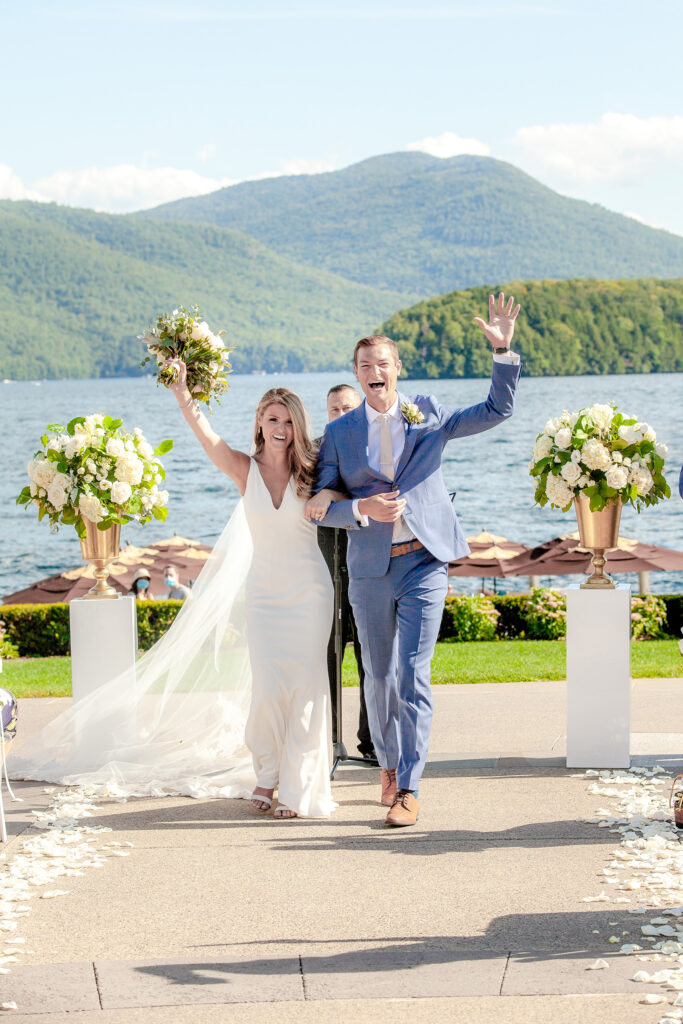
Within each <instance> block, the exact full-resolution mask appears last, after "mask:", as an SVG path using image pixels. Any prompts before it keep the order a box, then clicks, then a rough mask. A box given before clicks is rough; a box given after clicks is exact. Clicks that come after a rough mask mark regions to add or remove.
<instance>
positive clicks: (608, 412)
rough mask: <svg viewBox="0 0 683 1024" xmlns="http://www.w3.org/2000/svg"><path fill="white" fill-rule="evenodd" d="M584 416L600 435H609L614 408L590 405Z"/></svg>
mask: <svg viewBox="0 0 683 1024" xmlns="http://www.w3.org/2000/svg"><path fill="white" fill-rule="evenodd" d="M586 415H587V416H588V418H589V419H590V420H591V421H592V422H593V423H594V424H595V426H596V427H597V428H598V430H599V432H600V433H601V434H607V433H609V429H610V427H611V426H612V420H613V419H614V406H611V405H591V406H590V408H588V409H587V410H586Z"/></svg>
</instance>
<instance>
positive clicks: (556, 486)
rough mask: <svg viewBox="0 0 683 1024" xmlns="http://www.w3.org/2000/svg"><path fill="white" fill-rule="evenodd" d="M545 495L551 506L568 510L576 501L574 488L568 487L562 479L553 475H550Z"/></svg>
mask: <svg viewBox="0 0 683 1024" xmlns="http://www.w3.org/2000/svg"><path fill="white" fill-rule="evenodd" d="M545 493H546V495H547V498H548V501H549V502H550V504H551V505H555V506H556V507H557V508H566V507H567V506H568V505H571V503H572V501H573V500H574V491H573V490H572V488H571V487H568V486H567V484H566V482H565V481H564V480H563V479H562V477H560V476H554V475H553V474H552V473H549V474H548V479H547V481H546V485H545Z"/></svg>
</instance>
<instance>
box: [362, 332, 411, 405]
mask: <svg viewBox="0 0 683 1024" xmlns="http://www.w3.org/2000/svg"><path fill="white" fill-rule="evenodd" d="M354 371H355V374H356V377H357V378H358V383H359V384H360V386H361V387H362V389H363V392H364V394H365V397H366V399H367V401H368V405H371V406H372V408H373V409H377V410H378V411H379V412H386V410H387V409H390V408H391V406H392V405H393V404H394V402H395V401H396V381H397V380H398V375H399V373H400V372H401V360H400V359H397V358H396V356H395V355H394V353H393V351H392V349H391V346H390V345H387V344H386V342H381V343H379V344H377V345H364V346H363V347H362V348H359V349H358V355H357V357H356V365H355V367H354Z"/></svg>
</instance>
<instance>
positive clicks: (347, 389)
mask: <svg viewBox="0 0 683 1024" xmlns="http://www.w3.org/2000/svg"><path fill="white" fill-rule="evenodd" d="M361 402H362V398H361V396H360V394H359V393H358V391H356V389H355V388H354V387H353V386H352V385H351V384H335V385H334V387H331V388H330V390H329V391H328V392H327V421H328V423H332V421H333V420H337V419H339V417H340V416H345V415H346V413H347V412H351V410H352V409H355V408H356V407H357V406H359V405H360V403H361ZM315 443H316V444H317V445H318V447H320V444H321V443H322V437H317V438H316V440H315ZM335 541H336V542H337V544H338V550H339V559H340V561H341V643H342V651H344V650H346V645H347V644H348V643H352V644H353V653H354V655H355V657H356V666H357V668H358V678H359V681H360V711H359V714H358V733H357V736H358V751H359V753H360V754H361V756H362V757H365V758H368V759H369V760H374V759H375V748H374V747H373V745H372V736H371V735H370V726H369V724H368V709H367V707H366V705H365V673H364V671H363V659H362V657H361V651H360V640H359V639H358V630H357V629H356V623H355V622H354V619H353V610H352V608H351V603H350V601H349V573H348V569H347V567H346V530H326V529H325V528H324V527H318V545H319V546H320V550H321V551H322V553H323V557H324V559H325V561H326V562H327V567H328V569H329V570H330V576H332V578H333V579H334V549H335ZM327 672H328V675H329V677H330V694H331V698H332V727H333V730H334V732H333V735H339V734H338V733H337V730H336V723H337V713H338V710H339V709H338V708H337V656H336V652H335V644H334V628H333V629H332V632H331V634H330V642H329V644H328V645H327Z"/></svg>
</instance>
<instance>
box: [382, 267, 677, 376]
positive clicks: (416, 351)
mask: <svg viewBox="0 0 683 1024" xmlns="http://www.w3.org/2000/svg"><path fill="white" fill-rule="evenodd" d="M495 290H496V291H499V290H502V291H504V292H505V294H506V295H514V297H515V301H517V302H519V303H520V304H521V306H522V309H521V312H520V315H519V320H518V323H517V327H516V330H515V341H514V347H515V349H516V350H517V351H519V352H520V354H521V356H522V359H523V361H524V373H525V374H526V375H529V376H532V377H542V376H555V375H558V376H559V375H565V374H567V375H572V374H580V373H595V374H600V373H680V372H683V278H678V279H677V280H672V281H659V280H654V279H652V278H649V279H645V280H628V281H584V280H574V281H512V282H510V283H508V284H504V285H500V286H499V287H498V286H497V287H496V289H495ZM488 294H489V290H488V289H487V288H470V289H467V290H465V291H457V292H451V293H450V294H449V295H440V296H439V297H438V298H436V299H430V300H429V301H427V302H419V303H417V305H415V306H412V307H411V308H410V309H405V310H401V311H400V312H399V313H395V314H394V315H393V316H391V317H390V318H389V319H388V320H387V321H386V323H385V324H384V325H383V327H382V331H383V332H384V333H385V334H387V335H389V337H391V338H394V340H395V341H396V342H397V343H398V347H399V351H400V353H401V359H402V361H403V365H404V369H405V372H406V374H407V376H408V377H414V378H425V377H488V376H489V374H490V373H491V355H490V351H489V346H488V344H487V343H486V342H485V341H484V340H483V338H482V334H481V331H480V329H479V327H477V326H476V325H475V324H473V323H472V318H473V317H474V316H476V315H480V316H483V315H485V312H484V311H485V310H486V308H487V301H488Z"/></svg>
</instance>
